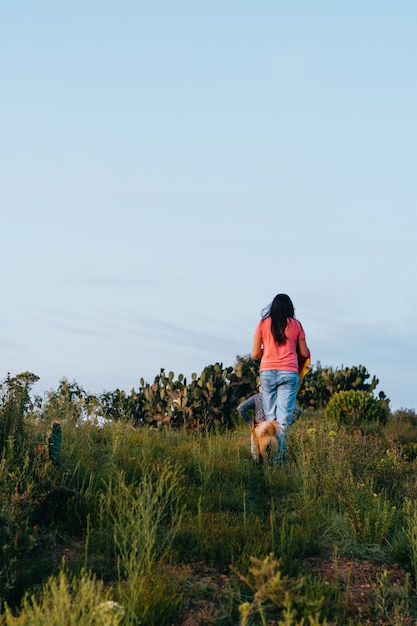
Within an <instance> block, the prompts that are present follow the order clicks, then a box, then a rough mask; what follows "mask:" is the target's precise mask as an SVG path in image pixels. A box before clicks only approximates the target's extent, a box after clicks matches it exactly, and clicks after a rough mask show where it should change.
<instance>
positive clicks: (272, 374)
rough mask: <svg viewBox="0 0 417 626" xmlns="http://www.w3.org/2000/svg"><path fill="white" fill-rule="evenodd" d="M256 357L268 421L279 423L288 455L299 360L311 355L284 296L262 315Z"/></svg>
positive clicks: (286, 297)
mask: <svg viewBox="0 0 417 626" xmlns="http://www.w3.org/2000/svg"><path fill="white" fill-rule="evenodd" d="M252 356H253V357H255V358H259V357H261V364H260V367H259V374H260V379H261V385H262V401H263V406H264V411H265V417H266V419H267V421H272V420H276V421H277V422H278V424H279V427H280V433H279V435H278V441H279V444H280V450H281V452H282V454H283V455H285V430H286V428H287V426H288V424H290V423H291V417H290V416H292V414H293V410H294V406H295V397H296V394H297V387H298V382H299V374H298V372H299V359H300V360H302V359H307V358H309V356H310V351H309V349H308V347H307V344H306V340H305V333H304V329H303V327H302V325H301V324H300V322H299V321H298V320H296V319H295V317H294V306H293V303H292V302H291V298H290V297H289V296H287V295H286V294H284V293H280V294H278V295H277V296H275V298H274V299H273V301H272V303H271V305H270V306H268V307H267V308H266V309H264V310H263V311H262V319H261V320H260V322H259V323H258V325H257V326H256V330H255V336H254V340H253V348H252Z"/></svg>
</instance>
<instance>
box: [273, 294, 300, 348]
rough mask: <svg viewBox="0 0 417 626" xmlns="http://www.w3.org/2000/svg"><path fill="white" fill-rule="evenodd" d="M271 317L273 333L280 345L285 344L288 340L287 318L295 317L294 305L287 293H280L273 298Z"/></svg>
mask: <svg viewBox="0 0 417 626" xmlns="http://www.w3.org/2000/svg"><path fill="white" fill-rule="evenodd" d="M269 317H270V318H271V331H272V335H273V337H274V339H275V341H276V342H277V343H278V345H279V346H283V345H284V344H285V343H286V341H287V338H286V336H285V329H286V327H287V320H288V318H289V317H294V305H293V303H292V302H291V298H290V297H289V296H287V294H286V293H279V294H278V295H277V296H275V298H274V299H273V300H272V303H271V308H270V310H269Z"/></svg>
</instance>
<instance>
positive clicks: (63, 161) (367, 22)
mask: <svg viewBox="0 0 417 626" xmlns="http://www.w3.org/2000/svg"><path fill="white" fill-rule="evenodd" d="M416 27H417V3H416V2H415V0H398V1H397V2H395V3H394V2H392V1H389V2H388V1H384V0H369V1H368V0H360V1H359V0H352V1H350V2H344V3H342V2H334V0H332V1H330V0H328V1H323V0H317V1H316V2H311V1H310V0H300V1H299V2H283V1H280V0H260V1H259V2H247V1H245V0H239V1H237V0H236V1H235V0H231V1H228V0H222V1H218V0H213V1H211V2H198V1H196V0H194V1H191V0H190V1H188V2H185V1H182V0H176V1H175V2H174V1H169V2H168V1H165V2H161V1H158V0H156V1H155V2H142V1H140V0H136V1H133V0H119V1H118V2H115V1H109V0H107V1H106V0H100V1H98V0H83V1H82V2H81V1H80V0H74V1H72V2H57V1H56V0H39V1H38V0H30V1H29V0H24V1H23V2H3V3H1V6H0V57H1V65H0V84H1V99H0V113H1V141H0V160H1V163H0V164H1V168H0V205H1V212H0V215H1V235H2V237H1V247H0V250H1V252H0V260H1V264H2V280H1V293H2V306H1V309H0V363H1V372H0V373H1V377H2V378H4V377H5V376H6V374H7V372H11V374H12V375H15V374H17V373H19V372H23V371H27V370H29V371H31V372H33V373H34V374H37V375H38V376H39V377H40V381H39V382H38V383H37V386H36V388H35V391H36V392H37V393H43V392H44V391H47V390H55V389H57V387H58V384H59V381H60V380H61V379H62V378H63V377H65V378H67V379H68V380H69V381H76V382H77V383H78V384H79V385H80V386H82V387H83V388H84V389H85V390H86V391H89V392H91V393H101V392H103V391H113V390H115V389H116V388H119V389H124V390H125V391H127V392H130V391H131V389H132V388H136V389H137V388H138V386H139V379H140V378H141V377H144V378H145V380H146V381H148V382H152V381H153V378H154V376H155V375H157V374H158V373H159V371H160V369H161V368H165V369H166V370H167V371H170V370H172V371H174V373H175V375H178V374H180V373H183V374H184V375H187V376H189V375H190V374H191V373H192V372H196V373H197V374H199V373H200V372H201V371H202V369H203V368H204V367H205V366H206V365H209V364H212V363H215V362H221V363H223V365H224V367H226V366H229V365H232V366H233V365H234V363H235V357H236V355H244V354H248V353H249V352H250V350H251V347H252V340H253V331H254V329H255V326H256V323H257V321H258V319H259V314H260V310H261V308H262V307H263V306H264V305H266V304H267V303H268V302H269V301H270V300H271V299H272V298H273V296H274V295H276V294H277V293H280V292H284V293H288V294H289V295H290V296H291V298H292V299H293V302H294V305H295V307H296V316H297V317H298V319H300V321H301V322H302V324H303V326H304V328H305V331H306V334H307V340H308V344H309V346H310V348H311V351H312V359H313V363H316V362H317V361H320V362H321V364H322V365H323V366H333V367H342V366H343V367H350V366H352V365H359V364H363V365H365V366H366V367H367V369H368V371H369V372H370V374H371V375H376V376H377V377H378V378H379V380H380V384H379V387H378V390H381V389H382V390H383V391H385V393H386V394H387V395H388V397H389V398H390V399H391V408H392V409H394V410H395V409H398V408H401V407H403V408H410V409H417V391H416V389H417V386H416V382H415V378H416V377H415V373H416V354H417V330H416V329H417V313H416V311H417V290H416V278H415V269H416V244H417V235H416V233H417V210H416V208H417V207H416V201H417V189H416V165H417V115H416V111H417V80H416V67H417V39H416V36H415V33H416Z"/></svg>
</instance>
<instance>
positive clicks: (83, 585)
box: [2, 569, 124, 626]
mask: <svg viewBox="0 0 417 626" xmlns="http://www.w3.org/2000/svg"><path fill="white" fill-rule="evenodd" d="M111 598H112V594H111V591H110V588H105V587H104V585H103V583H102V582H101V581H100V580H96V579H95V578H94V577H93V576H91V575H90V574H89V573H87V572H86V571H83V572H82V573H81V575H80V576H75V575H74V574H72V573H71V572H67V571H65V569H62V570H61V571H60V573H59V574H58V576H53V577H50V578H49V579H48V581H47V582H46V583H45V584H44V585H43V587H42V589H41V591H40V592H39V593H27V594H26V595H25V597H24V599H23V602H22V605H21V607H20V610H19V611H18V615H17V616H15V615H13V613H12V611H11V610H10V608H9V607H8V606H6V611H5V616H4V618H3V621H2V624H4V626H56V625H57V624H65V626H91V624H95V625H96V626H117V625H118V624H120V623H121V620H122V619H123V616H124V608H123V607H122V606H121V605H120V604H118V603H116V602H115V601H114V600H112V599H111Z"/></svg>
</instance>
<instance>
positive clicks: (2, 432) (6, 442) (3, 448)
mask: <svg viewBox="0 0 417 626" xmlns="http://www.w3.org/2000/svg"><path fill="white" fill-rule="evenodd" d="M38 380H39V377H38V376H36V375H35V374H32V373H31V372H23V373H22V374H17V375H16V376H14V377H10V374H8V375H7V378H6V379H5V380H4V381H3V382H1V383H0V455H1V454H2V453H6V454H9V453H10V454H12V455H14V454H19V453H20V452H21V451H22V450H23V448H24V417H25V415H26V414H27V412H28V411H29V410H30V409H31V408H32V407H33V401H32V399H31V396H30V391H31V388H32V386H33V385H34V384H35V383H36V382H37V381H38Z"/></svg>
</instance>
